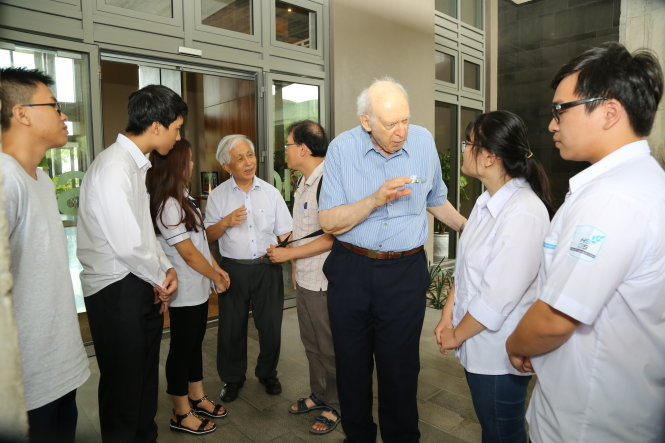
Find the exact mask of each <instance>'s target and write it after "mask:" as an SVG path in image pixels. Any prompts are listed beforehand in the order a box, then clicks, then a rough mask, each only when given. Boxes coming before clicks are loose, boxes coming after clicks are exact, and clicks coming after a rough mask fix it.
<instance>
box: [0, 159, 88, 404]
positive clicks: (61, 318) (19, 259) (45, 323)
mask: <svg viewBox="0 0 665 443" xmlns="http://www.w3.org/2000/svg"><path fill="white" fill-rule="evenodd" d="M0 158H1V159H2V171H3V174H4V176H3V177H2V179H3V182H4V207H5V214H6V215H7V234H8V235H9V253H10V258H11V260H10V268H9V271H10V272H11V274H12V278H13V284H14V287H13V288H12V301H13V307H14V315H15V317H16V326H17V329H18V340H19V348H20V349H21V371H22V374H23V377H22V379H23V387H24V389H25V406H26V408H27V409H28V410H33V409H36V408H39V407H41V406H44V405H46V404H48V403H50V402H52V401H54V400H57V399H58V398H60V397H62V396H63V395H65V394H67V393H69V392H71V391H72V390H74V389H77V388H78V387H79V386H81V385H82V384H83V383H84V382H85V381H86V379H87V378H88V376H89V375H90V371H89V369H88V356H87V355H86V353H85V350H84V349H83V342H82V341H81V331H80V329H79V324H78V320H77V318H76V306H75V303H74V289H73V287H72V280H71V278H70V274H69V268H68V263H69V260H68V258H67V245H66V240H65V231H64V229H63V227H62V221H61V220H60V213H59V211H58V205H57V203H56V200H55V188H54V186H53V181H52V180H51V178H50V177H49V176H48V175H46V174H45V173H44V171H42V170H41V169H37V179H36V180H35V179H34V178H32V177H31V176H29V175H28V173H27V172H25V170H24V169H23V167H22V166H21V165H20V164H19V163H18V162H17V161H16V160H15V159H14V158H13V157H11V156H10V155H8V154H4V153H3V154H0Z"/></svg>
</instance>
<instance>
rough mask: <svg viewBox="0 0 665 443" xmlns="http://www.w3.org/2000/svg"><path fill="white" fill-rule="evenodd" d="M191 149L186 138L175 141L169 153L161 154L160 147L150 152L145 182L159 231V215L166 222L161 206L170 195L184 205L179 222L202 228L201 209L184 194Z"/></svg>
mask: <svg viewBox="0 0 665 443" xmlns="http://www.w3.org/2000/svg"><path fill="white" fill-rule="evenodd" d="M191 149H192V145H191V144H190V143H189V142H188V141H187V140H185V139H184V138H183V139H180V140H179V141H177V142H176V143H175V145H173V149H171V151H169V153H168V154H167V155H161V154H159V153H158V152H157V151H152V152H151V153H150V163H152V167H151V168H150V169H148V173H147V175H146V178H145V184H146V188H147V189H148V192H149V193H150V216H151V217H152V224H153V227H154V228H155V232H156V233H157V234H159V233H160V232H159V228H158V227H157V217H160V220H161V222H162V224H164V225H165V223H164V219H163V218H162V210H163V209H164V203H166V201H167V200H168V199H169V198H171V197H172V198H174V199H176V201H177V202H178V203H179V204H180V207H181V208H182V216H181V217H182V218H181V219H180V223H184V224H185V229H187V230H188V231H194V232H198V231H199V230H200V229H203V219H202V217H201V214H200V212H198V211H197V210H196V208H195V207H194V206H193V204H192V203H191V202H190V201H189V199H188V198H187V196H186V195H185V189H186V188H187V182H188V176H187V175H188V174H187V171H189V153H190V151H191Z"/></svg>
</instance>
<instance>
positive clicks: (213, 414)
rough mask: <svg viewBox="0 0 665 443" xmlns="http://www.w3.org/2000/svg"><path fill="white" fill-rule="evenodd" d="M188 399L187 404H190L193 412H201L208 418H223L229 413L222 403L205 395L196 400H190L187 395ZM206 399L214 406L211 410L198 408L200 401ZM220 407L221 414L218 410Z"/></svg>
mask: <svg viewBox="0 0 665 443" xmlns="http://www.w3.org/2000/svg"><path fill="white" fill-rule="evenodd" d="M187 398H188V399H189V404H190V405H191V406H192V409H193V410H194V412H196V413H197V414H203V415H205V416H207V417H210V418H224V417H226V416H227V415H229V411H228V410H227V409H226V408H225V407H224V406H222V405H220V404H217V403H215V402H214V401H212V400H210V399H209V398H208V396H207V395H204V396H203V397H201V398H199V399H198V400H192V399H191V398H189V397H187ZM206 400H208V401H209V402H210V403H212V404H213V405H214V406H215V407H214V409H213V410H212V412H209V411H206V410H205V409H203V408H200V407H199V406H198V405H199V404H201V402H203V401H206ZM221 409H224V412H222V413H221V414H220V413H219V411H220V410H221Z"/></svg>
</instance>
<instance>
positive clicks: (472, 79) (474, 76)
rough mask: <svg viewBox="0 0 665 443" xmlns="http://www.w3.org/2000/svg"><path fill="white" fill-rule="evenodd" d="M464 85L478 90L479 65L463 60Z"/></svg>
mask: <svg viewBox="0 0 665 443" xmlns="http://www.w3.org/2000/svg"><path fill="white" fill-rule="evenodd" d="M464 87H465V88H469V89H475V90H476V91H480V65H478V64H476V63H472V62H470V61H467V60H464Z"/></svg>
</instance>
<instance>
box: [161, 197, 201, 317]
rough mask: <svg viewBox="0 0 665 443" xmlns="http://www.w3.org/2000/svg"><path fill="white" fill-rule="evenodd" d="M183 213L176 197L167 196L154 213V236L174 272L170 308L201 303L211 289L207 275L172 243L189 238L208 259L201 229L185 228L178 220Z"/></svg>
mask: <svg viewBox="0 0 665 443" xmlns="http://www.w3.org/2000/svg"><path fill="white" fill-rule="evenodd" d="M196 211H197V212H199V214H200V211H199V209H198V208H196ZM183 214H184V212H183V210H182V207H181V206H180V204H179V203H178V201H177V200H176V199H174V198H169V199H168V200H166V202H165V203H164V207H163V209H162V210H161V211H160V214H159V215H158V216H157V227H158V228H159V231H160V232H161V235H159V236H157V238H158V240H159V243H160V244H161V245H162V248H163V249H164V252H165V253H166V256H167V257H168V258H169V260H170V261H171V263H173V267H174V268H175V270H176V273H177V274H178V289H177V290H176V291H175V292H174V293H173V295H172V296H171V301H170V303H169V306H172V307H174V308H178V307H181V306H197V305H200V304H202V303H205V302H206V300H208V296H209V295H210V293H211V292H212V286H211V284H212V282H211V281H210V279H208V277H206V276H204V275H202V274H199V273H198V272H197V271H195V270H194V269H192V268H191V267H190V266H189V265H188V264H187V262H185V259H183V258H182V256H181V255H180V253H179V252H178V250H177V249H176V248H175V245H176V244H178V243H180V242H182V241H185V240H187V239H190V240H191V241H192V244H193V245H194V247H195V248H196V249H198V250H199V252H201V254H202V255H203V257H204V258H205V259H206V260H207V261H208V263H212V260H211V259H210V248H209V247H208V240H207V238H206V235H205V229H204V228H203V227H200V228H199V231H198V232H195V231H188V230H187V228H185V224H184V223H181V220H182V216H183Z"/></svg>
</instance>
